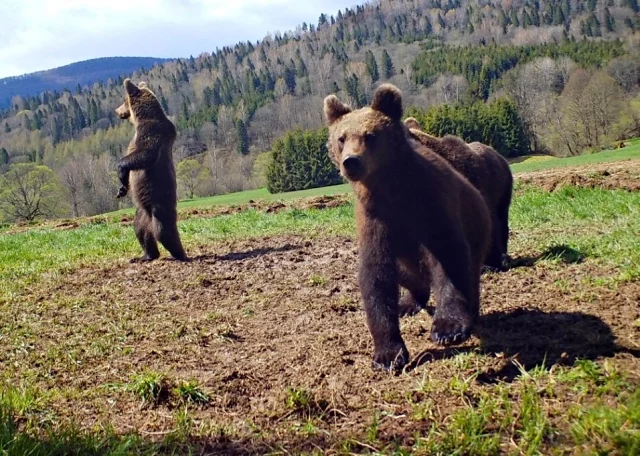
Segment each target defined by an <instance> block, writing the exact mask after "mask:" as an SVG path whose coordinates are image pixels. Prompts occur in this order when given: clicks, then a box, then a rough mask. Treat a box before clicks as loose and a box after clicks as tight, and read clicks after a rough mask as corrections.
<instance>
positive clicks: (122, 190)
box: [116, 185, 129, 198]
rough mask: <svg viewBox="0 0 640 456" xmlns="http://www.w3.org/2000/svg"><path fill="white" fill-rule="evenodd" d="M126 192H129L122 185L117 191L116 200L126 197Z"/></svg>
mask: <svg viewBox="0 0 640 456" xmlns="http://www.w3.org/2000/svg"><path fill="white" fill-rule="evenodd" d="M128 191H129V190H128V189H127V187H125V186H124V185H121V186H120V188H119V189H118V194H117V195H116V198H123V197H125V196H127V193H128Z"/></svg>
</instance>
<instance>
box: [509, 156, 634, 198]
mask: <svg viewBox="0 0 640 456" xmlns="http://www.w3.org/2000/svg"><path fill="white" fill-rule="evenodd" d="M516 178H517V179H518V180H519V181H520V182H522V183H523V184H530V185H536V186H538V187H541V188H542V189H544V190H547V191H554V190H557V189H559V188H562V187H563V186H566V185H573V186H575V187H586V188H595V187H602V188H605V189H608V190H613V189H622V190H629V191H638V190H640V160H626V161H619V162H612V163H600V164H597V165H584V166H577V167H572V168H556V169H548V170H544V171H535V172H529V173H522V174H518V175H517V177H516Z"/></svg>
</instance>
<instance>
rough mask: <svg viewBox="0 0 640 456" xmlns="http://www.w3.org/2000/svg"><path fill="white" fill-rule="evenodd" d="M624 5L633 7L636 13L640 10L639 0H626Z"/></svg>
mask: <svg viewBox="0 0 640 456" xmlns="http://www.w3.org/2000/svg"><path fill="white" fill-rule="evenodd" d="M622 5H623V6H627V7H629V8H631V9H632V10H633V12H634V13H638V12H640V6H638V0H624V2H623V3H622Z"/></svg>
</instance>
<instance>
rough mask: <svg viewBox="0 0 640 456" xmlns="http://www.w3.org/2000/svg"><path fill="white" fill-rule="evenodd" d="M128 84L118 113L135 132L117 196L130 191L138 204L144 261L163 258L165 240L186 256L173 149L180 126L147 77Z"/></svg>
mask: <svg viewBox="0 0 640 456" xmlns="http://www.w3.org/2000/svg"><path fill="white" fill-rule="evenodd" d="M124 88H125V91H126V97H125V100H124V103H123V104H122V105H121V106H120V107H119V108H118V109H116V114H117V115H118V117H120V118H121V119H129V120H130V121H131V123H132V124H133V125H134V127H135V129H136V132H135V135H134V136H133V139H132V140H131V143H129V148H128V149H127V153H126V155H125V156H124V157H122V158H121V159H120V160H119V161H118V177H119V179H120V183H121V187H120V190H119V192H118V198H121V197H123V196H125V195H126V194H127V192H128V191H129V189H130V190H131V195H132V199H133V202H134V204H135V206H136V215H135V218H134V220H133V227H134V231H135V233H136V237H137V238H138V241H139V242H140V245H141V246H142V248H143V249H144V255H143V256H142V257H141V258H140V259H139V260H141V261H150V260H155V259H156V258H158V257H159V256H160V251H159V250H158V242H160V243H161V244H162V245H163V246H164V247H165V248H166V249H167V250H168V251H169V253H171V256H173V257H174V258H175V259H176V260H181V261H186V260H187V255H186V254H185V252H184V249H183V248H182V243H181V242H180V235H179V233H178V226H177V220H178V212H177V208H176V206H177V191H176V173H175V169H174V166H173V158H172V153H171V150H172V148H173V143H174V141H175V139H176V128H175V126H174V125H173V123H172V122H171V121H170V120H169V119H168V118H167V116H166V115H165V113H164V111H163V110H162V106H160V102H159V101H158V99H157V98H156V96H155V95H154V94H153V92H151V90H149V89H148V88H147V85H146V84H145V83H144V82H141V83H140V84H139V85H138V86H137V87H136V86H135V85H134V84H133V83H132V82H131V80H129V79H126V80H125V81H124Z"/></svg>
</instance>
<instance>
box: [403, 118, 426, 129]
mask: <svg viewBox="0 0 640 456" xmlns="http://www.w3.org/2000/svg"><path fill="white" fill-rule="evenodd" d="M404 124H405V125H406V127H407V128H408V129H409V130H422V125H420V122H418V120H417V119H415V118H414V117H407V118H406V119H404Z"/></svg>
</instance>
